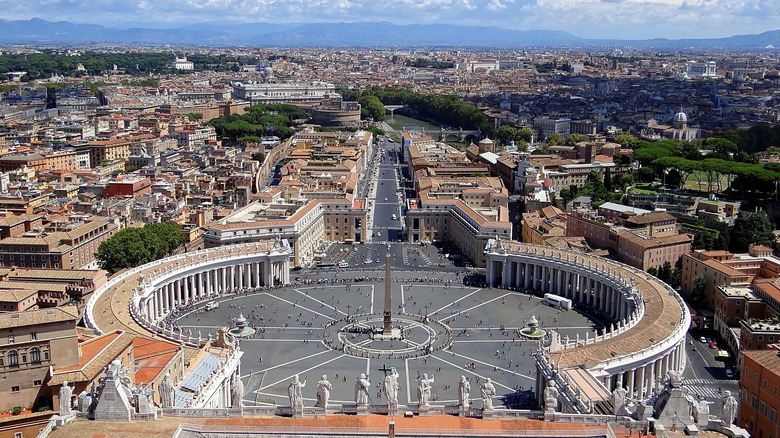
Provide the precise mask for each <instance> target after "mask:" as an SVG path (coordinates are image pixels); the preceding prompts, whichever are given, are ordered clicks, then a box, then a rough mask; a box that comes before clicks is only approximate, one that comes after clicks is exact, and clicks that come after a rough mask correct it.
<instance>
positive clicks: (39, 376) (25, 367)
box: [0, 306, 80, 411]
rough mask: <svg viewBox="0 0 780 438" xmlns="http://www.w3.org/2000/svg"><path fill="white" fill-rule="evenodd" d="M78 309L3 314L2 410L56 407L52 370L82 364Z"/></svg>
mask: <svg viewBox="0 0 780 438" xmlns="http://www.w3.org/2000/svg"><path fill="white" fill-rule="evenodd" d="M79 317H80V316H79V312H78V309H77V308H76V307H75V306H66V307H58V308H52V309H42V310H28V311H25V312H19V313H16V312H14V313H0V368H2V370H3V375H4V379H3V384H2V385H0V410H4V411H8V410H9V409H12V408H14V407H29V406H33V407H36V406H37V407H42V406H52V404H51V394H50V393H49V392H48V390H47V389H46V386H45V385H46V383H47V380H48V378H49V368H50V367H70V366H76V365H78V363H79V348H78V336H77V333H76V322H78V320H79Z"/></svg>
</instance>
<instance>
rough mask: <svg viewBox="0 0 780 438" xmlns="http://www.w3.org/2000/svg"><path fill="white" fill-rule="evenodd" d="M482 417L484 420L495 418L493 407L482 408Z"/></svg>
mask: <svg viewBox="0 0 780 438" xmlns="http://www.w3.org/2000/svg"><path fill="white" fill-rule="evenodd" d="M482 419H483V420H492V419H493V409H485V408H482Z"/></svg>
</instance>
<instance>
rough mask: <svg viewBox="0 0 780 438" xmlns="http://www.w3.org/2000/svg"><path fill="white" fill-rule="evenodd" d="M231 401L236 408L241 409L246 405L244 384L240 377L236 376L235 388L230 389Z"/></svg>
mask: <svg viewBox="0 0 780 438" xmlns="http://www.w3.org/2000/svg"><path fill="white" fill-rule="evenodd" d="M230 401H231V404H232V406H233V407H234V408H240V407H241V406H243V405H244V382H243V381H241V377H239V376H236V380H235V381H234V382H233V387H232V388H231V389H230Z"/></svg>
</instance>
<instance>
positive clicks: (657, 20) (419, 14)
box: [0, 0, 780, 39]
mask: <svg viewBox="0 0 780 438" xmlns="http://www.w3.org/2000/svg"><path fill="white" fill-rule="evenodd" d="M33 17H40V18H43V19H46V20H52V21H58V20H66V21H72V22H75V23H96V24H105V25H111V26H139V25H141V26H148V27H161V26H178V25H183V24H192V23H199V22H209V21H241V22H258V21H269V22H279V23H305V22H322V21H329V22H350V21H389V22H392V23H396V24H406V23H452V24H484V25H493V26H499V27H505V28H512V29H528V30H531V29H551V30H566V31H569V32H571V33H572V34H574V35H577V36H581V37H587V38H626V39H630V38H653V37H665V38H707V37H719V36H730V35H735V34H743V33H760V32H763V31H767V30H774V29H777V28H780V0H0V18H2V19H6V20H19V19H28V18H33Z"/></svg>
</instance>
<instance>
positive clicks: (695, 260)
mask: <svg viewBox="0 0 780 438" xmlns="http://www.w3.org/2000/svg"><path fill="white" fill-rule="evenodd" d="M699 277H701V278H703V279H704V280H705V287H704V290H703V291H697V290H696V279H697V278H699ZM776 277H780V259H778V258H777V257H775V256H773V255H772V249H771V248H768V247H766V246H763V245H751V247H750V248H749V250H748V253H747V254H733V253H730V252H728V251H723V250H720V251H703V250H697V251H694V252H692V253H690V254H686V255H684V256H683V257H682V284H681V287H682V291H681V294H682V296H683V297H684V298H686V299H694V296H693V295H694V292H701V297H696V299H699V300H700V302H701V303H702V304H704V305H705V306H706V307H708V308H711V309H715V293H716V290H717V287H718V286H749V285H751V284H754V283H755V284H757V283H756V280H760V279H772V278H776Z"/></svg>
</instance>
